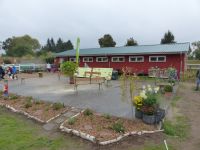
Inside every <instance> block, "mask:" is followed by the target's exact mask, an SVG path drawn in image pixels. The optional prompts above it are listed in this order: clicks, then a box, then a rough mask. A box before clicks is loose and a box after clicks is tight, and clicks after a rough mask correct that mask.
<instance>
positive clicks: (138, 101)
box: [133, 96, 143, 110]
mask: <svg viewBox="0 0 200 150" xmlns="http://www.w3.org/2000/svg"><path fill="white" fill-rule="evenodd" d="M142 104H143V98H142V97H141V96H135V97H134V98H133V105H134V106H135V108H136V109H137V110H140V109H141V107H142Z"/></svg>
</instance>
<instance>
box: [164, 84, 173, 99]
mask: <svg viewBox="0 0 200 150" xmlns="http://www.w3.org/2000/svg"><path fill="white" fill-rule="evenodd" d="M164 92H165V96H167V97H169V96H171V95H172V92H173V86H172V85H165V86H164Z"/></svg>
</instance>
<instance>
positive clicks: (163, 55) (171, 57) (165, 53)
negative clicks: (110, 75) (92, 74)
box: [55, 43, 190, 74]
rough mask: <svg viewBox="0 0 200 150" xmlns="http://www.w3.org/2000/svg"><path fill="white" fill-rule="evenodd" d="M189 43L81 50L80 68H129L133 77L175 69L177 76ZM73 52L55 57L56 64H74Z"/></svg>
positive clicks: (74, 53)
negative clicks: (69, 62) (158, 69)
mask: <svg viewBox="0 0 200 150" xmlns="http://www.w3.org/2000/svg"><path fill="white" fill-rule="evenodd" d="M189 48H190V43H174V44H158V45H139V46H128V47H106V48H88V49H80V67H84V66H89V67H98V68H113V69H115V70H121V69H122V68H123V67H131V68H132V69H133V70H134V72H136V73H144V74H148V69H150V68H152V67H158V68H161V69H164V68H168V67H175V68H176V69H177V70H178V73H180V71H181V70H182V72H184V70H185V69H186V60H187V51H188V50H189ZM75 55H76V51H75V50H67V51H64V52H61V53H56V58H55V63H56V64H59V63H62V62H63V61H75V59H76V58H75Z"/></svg>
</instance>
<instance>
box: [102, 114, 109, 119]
mask: <svg viewBox="0 0 200 150" xmlns="http://www.w3.org/2000/svg"><path fill="white" fill-rule="evenodd" d="M103 117H104V118H106V119H110V118H111V116H110V114H103Z"/></svg>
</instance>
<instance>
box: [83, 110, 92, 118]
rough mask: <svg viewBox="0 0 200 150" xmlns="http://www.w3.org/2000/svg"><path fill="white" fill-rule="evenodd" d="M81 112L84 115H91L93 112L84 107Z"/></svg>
mask: <svg viewBox="0 0 200 150" xmlns="http://www.w3.org/2000/svg"><path fill="white" fill-rule="evenodd" d="M83 114H84V115H85V116H92V115H93V112H92V110H90V109H88V108H87V109H86V110H85V111H84V112H83Z"/></svg>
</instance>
